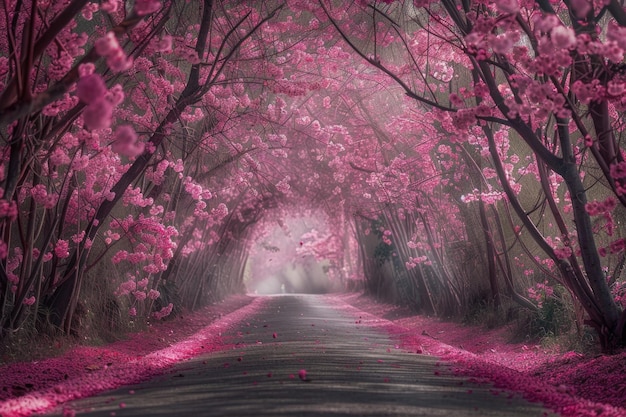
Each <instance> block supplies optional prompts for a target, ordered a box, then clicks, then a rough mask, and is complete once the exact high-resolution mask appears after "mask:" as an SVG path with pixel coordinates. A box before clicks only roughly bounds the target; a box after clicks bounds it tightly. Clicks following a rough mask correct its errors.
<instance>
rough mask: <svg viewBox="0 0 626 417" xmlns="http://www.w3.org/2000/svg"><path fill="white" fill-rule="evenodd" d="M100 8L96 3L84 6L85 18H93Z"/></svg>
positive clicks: (82, 12)
mask: <svg viewBox="0 0 626 417" xmlns="http://www.w3.org/2000/svg"><path fill="white" fill-rule="evenodd" d="M98 8H99V7H98V5H97V4H96V3H87V5H86V6H85V7H83V10H82V11H81V14H82V15H83V17H84V18H85V20H91V19H93V14H94V13H95V12H97V11H98Z"/></svg>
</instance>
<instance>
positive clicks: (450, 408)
mask: <svg viewBox="0 0 626 417" xmlns="http://www.w3.org/2000/svg"><path fill="white" fill-rule="evenodd" d="M274 335H275V337H274ZM228 336H229V338H230V341H231V343H232V344H233V345H234V347H233V348H232V349H229V350H227V351H224V352H218V353H211V354H209V355H207V356H203V357H198V358H197V359H195V360H193V361H189V362H185V363H183V364H180V365H179V366H177V367H176V368H174V369H173V370H172V372H171V373H169V374H167V375H162V376H160V377H157V378H155V379H153V380H152V381H149V382H146V383H143V384H140V385H136V386H130V387H124V388H122V389H119V390H116V391H112V392H107V393H104V394H102V395H100V396H97V397H92V398H86V399H83V400H79V401H75V402H74V403H72V404H71V405H72V408H73V409H75V410H77V411H78V413H77V415H80V416H83V415H84V416H94V417H95V416H111V415H116V416H163V417H165V416H168V417H169V416H193V417H200V416H224V417H225V416H258V417H261V416H273V417H282V416H285V417H286V416H298V417H302V416H450V417H461V416H494V417H495V416H498V417H517V416H537V417H545V416H546V415H547V413H545V412H546V410H545V409H544V408H542V407H541V406H540V405H537V404H530V403H527V402H525V401H524V400H522V399H519V396H513V398H507V397H509V396H508V395H503V394H500V395H497V396H496V395H493V393H492V392H490V387H489V386H486V385H476V384H470V383H468V382H467V381H466V380H464V379H462V378H459V377H454V376H452V375H451V373H450V372H449V371H446V369H447V367H446V366H441V365H439V366H437V365H438V360H437V359H436V358H433V357H430V356H424V355H417V354H414V353H406V352H402V351H401V350H399V349H396V348H395V347H394V345H393V342H392V341H391V340H390V339H389V338H388V337H387V336H386V335H385V334H383V333H382V332H381V331H379V330H376V329H373V328H370V327H367V326H365V325H362V324H359V323H356V322H355V320H354V318H353V317H350V316H348V315H347V314H345V313H341V312H338V311H336V310H334V309H333V308H332V307H330V306H329V305H327V304H325V301H324V299H323V297H318V296H309V295H293V296H276V297H272V298H270V299H269V300H268V302H267V303H266V304H265V307H264V308H263V310H262V311H260V312H259V314H258V315H256V316H255V318H254V320H252V321H250V322H249V323H242V326H241V328H240V329H238V330H233V333H232V334H230V335H228ZM302 369H304V370H306V378H305V380H302V379H300V377H299V371H300V370H302ZM121 403H123V404H124V407H120V404H121ZM57 412H58V411H57ZM49 415H55V414H49ZM56 415H60V414H56Z"/></svg>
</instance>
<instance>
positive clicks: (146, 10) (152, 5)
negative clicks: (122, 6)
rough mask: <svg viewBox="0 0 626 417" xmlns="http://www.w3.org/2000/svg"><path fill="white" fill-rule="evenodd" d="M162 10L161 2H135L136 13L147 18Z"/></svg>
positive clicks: (141, 0) (152, 0)
mask: <svg viewBox="0 0 626 417" xmlns="http://www.w3.org/2000/svg"><path fill="white" fill-rule="evenodd" d="M160 8H161V2H160V1H157V0H135V13H137V14H138V15H139V16H145V15H147V14H150V13H154V12H156V11H157V10H159V9H160Z"/></svg>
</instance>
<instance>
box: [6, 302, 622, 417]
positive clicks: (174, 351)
mask: <svg viewBox="0 0 626 417" xmlns="http://www.w3.org/2000/svg"><path fill="white" fill-rule="evenodd" d="M328 299H329V300H330V301H331V302H332V303H333V305H334V306H335V307H336V308H338V309H342V310H344V311H348V312H350V313H351V314H353V315H354V317H355V321H356V322H359V323H361V324H363V325H369V326H377V327H383V328H384V329H385V330H387V331H388V332H389V333H390V334H391V335H392V336H393V337H394V338H396V340H397V342H398V345H399V347H400V348H402V349H405V350H408V351H411V352H415V353H418V354H428V355H435V356H438V357H441V358H442V360H443V361H442V363H444V361H445V363H449V364H451V365H450V366H451V368H452V371H453V372H455V373H457V374H459V375H464V376H466V377H467V378H468V379H469V380H473V381H485V382H488V381H490V382H492V383H493V385H494V388H493V394H494V395H500V394H501V393H502V392H504V391H503V390H505V389H508V390H515V391H519V392H522V393H523V395H524V396H525V397H526V398H527V399H529V400H531V401H539V402H543V403H544V404H545V405H546V406H547V407H548V408H551V409H553V410H555V411H557V412H559V413H560V414H561V415H563V416H599V415H602V416H626V409H625V408H624V407H626V396H625V395H624V394H626V391H625V390H626V372H625V371H626V353H621V354H617V355H613V356H597V357H585V356H582V355H579V354H577V353H573V352H567V353H564V354H555V353H551V352H548V351H544V350H543V349H541V348H540V347H539V346H527V345H524V344H511V343H507V335H506V332H505V331H504V330H502V329H500V330H484V329H482V328H476V327H469V326H462V325H459V324H455V323H450V322H442V321H440V320H437V319H433V318H428V317H424V316H416V315H407V314H406V311H403V310H402V309H399V308H398V307H395V306H393V305H388V304H381V303H376V302H374V301H372V299H370V298H368V297H364V296H360V295H358V294H342V295H332V296H328ZM262 303H263V298H262V297H260V298H252V297H243V296H239V297H233V298H230V299H229V300H227V301H226V302H223V303H220V304H217V305H214V306H210V307H207V308H205V309H202V310H200V311H198V312H195V313H193V314H188V315H185V316H184V319H176V320H172V321H167V322H163V323H158V324H155V325H153V326H152V327H150V328H149V329H148V330H147V331H145V332H141V333H137V334H134V335H132V336H131V337H129V339H127V340H123V341H119V342H116V343H113V344H110V345H107V346H102V347H77V348H75V349H72V350H70V351H68V352H66V353H65V354H64V355H62V356H60V357H57V358H50V359H47V360H42V361H37V362H31V363H17V364H10V365H5V366H3V367H2V368H0V401H2V402H0V415H1V416H3V417H13V416H26V415H31V414H32V413H34V412H40V411H43V410H46V409H49V408H51V407H53V406H55V405H58V404H61V403H63V402H65V401H68V400H71V399H75V398H81V397H86V396H89V395H93V394H94V393H97V392H101V391H104V390H108V389H112V388H115V387H119V386H121V385H126V384H132V383H135V382H138V381H140V380H145V379H148V378H150V377H151V376H154V375H156V374H159V373H162V372H163V371H164V370H166V369H167V368H168V367H169V366H171V365H172V364H173V363H176V362H180V361H184V360H187V359H189V358H191V357H193V356H196V355H198V354H200V353H204V352H210V351H215V350H219V349H224V348H226V347H227V346H226V345H225V344H224V342H223V340H221V337H220V335H221V332H222V331H224V329H226V328H227V327H228V326H232V325H235V324H236V323H240V322H242V321H245V320H246V318H248V317H251V316H253V315H254V312H255V311H256V309H257V308H258V307H259V306H261V305H262ZM366 312H367V313H366Z"/></svg>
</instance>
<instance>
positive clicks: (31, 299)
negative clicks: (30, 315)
mask: <svg viewBox="0 0 626 417" xmlns="http://www.w3.org/2000/svg"><path fill="white" fill-rule="evenodd" d="M35 301H36V299H35V296H34V295H33V296H31V297H28V298H25V299H24V301H22V302H23V303H24V304H25V305H27V306H32V305H33V304H35Z"/></svg>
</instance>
